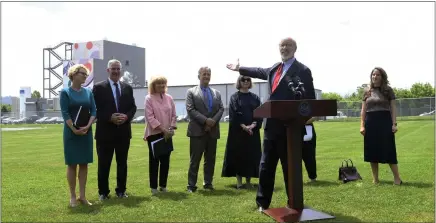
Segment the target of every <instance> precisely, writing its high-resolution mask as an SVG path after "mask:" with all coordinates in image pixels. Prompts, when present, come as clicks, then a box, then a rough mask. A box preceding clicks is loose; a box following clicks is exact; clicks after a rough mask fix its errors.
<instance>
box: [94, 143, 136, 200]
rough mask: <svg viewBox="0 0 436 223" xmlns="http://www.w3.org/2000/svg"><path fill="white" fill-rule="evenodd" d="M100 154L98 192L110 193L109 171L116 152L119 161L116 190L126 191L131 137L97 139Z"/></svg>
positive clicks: (102, 193)
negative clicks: (109, 139)
mask: <svg viewBox="0 0 436 223" xmlns="http://www.w3.org/2000/svg"><path fill="white" fill-rule="evenodd" d="M96 144H97V155H98V193H99V194H100V195H106V196H107V195H109V193H110V190H109V173H110V168H111V164H112V158H113V155H114V152H115V159H116V161H117V187H116V188H115V192H116V193H117V194H118V193H124V192H126V183H127V156H128V153H129V147H130V139H127V140H120V141H112V142H110V141H100V140H97V142H96Z"/></svg>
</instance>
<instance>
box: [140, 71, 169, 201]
mask: <svg viewBox="0 0 436 223" xmlns="http://www.w3.org/2000/svg"><path fill="white" fill-rule="evenodd" d="M166 91H167V79H166V78H165V77H163V76H155V77H152V79H151V81H150V83H149V85H148V93H149V94H148V95H147V96H146V97H145V120H146V127H145V134H144V140H145V141H147V144H148V148H149V165H150V167H149V177H150V188H151V193H152V194H153V195H155V194H157V193H158V190H157V186H158V181H157V179H158V174H159V187H160V189H159V190H160V191H162V192H166V191H167V189H166V187H167V179H168V170H169V167H170V155H171V151H169V152H165V153H164V154H159V156H156V154H154V151H153V150H152V143H153V142H156V141H157V140H159V139H161V140H165V145H166V146H167V147H171V150H172V147H173V144H172V136H173V135H174V130H175V129H176V128H177V127H176V106H175V104H174V101H173V98H172V97H171V95H169V94H166ZM162 138H163V139H162ZM162 142H163V141H162ZM162 142H161V143H162ZM155 145H156V144H155ZM154 148H155V150H156V149H157V148H158V147H157V146H155V147H154ZM159 148H160V149H161V147H159Z"/></svg>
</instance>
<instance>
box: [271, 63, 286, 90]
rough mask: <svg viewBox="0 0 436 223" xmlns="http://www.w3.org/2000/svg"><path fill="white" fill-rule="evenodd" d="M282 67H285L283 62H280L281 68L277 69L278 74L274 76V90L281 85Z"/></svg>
mask: <svg viewBox="0 0 436 223" xmlns="http://www.w3.org/2000/svg"><path fill="white" fill-rule="evenodd" d="M282 68H283V63H282V64H280V66H279V69H277V71H276V76H275V77H274V81H273V85H272V92H274V91H275V90H276V88H277V86H279V82H280V77H281V76H282Z"/></svg>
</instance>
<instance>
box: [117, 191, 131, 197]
mask: <svg viewBox="0 0 436 223" xmlns="http://www.w3.org/2000/svg"><path fill="white" fill-rule="evenodd" d="M117 197H119V198H124V197H129V196H127V194H126V192H120V193H117Z"/></svg>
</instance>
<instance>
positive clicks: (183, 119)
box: [176, 115, 189, 122]
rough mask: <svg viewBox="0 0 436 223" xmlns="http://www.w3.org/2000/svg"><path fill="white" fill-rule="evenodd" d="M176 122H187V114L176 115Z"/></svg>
mask: <svg viewBox="0 0 436 223" xmlns="http://www.w3.org/2000/svg"><path fill="white" fill-rule="evenodd" d="M176 120H177V122H189V117H188V115H179V116H177V119H176Z"/></svg>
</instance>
